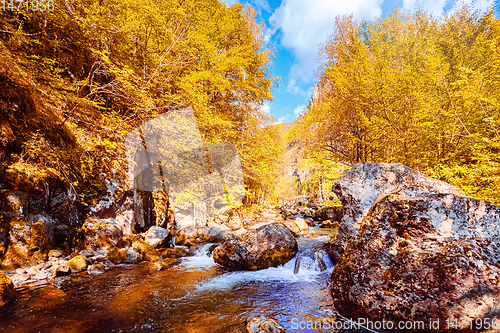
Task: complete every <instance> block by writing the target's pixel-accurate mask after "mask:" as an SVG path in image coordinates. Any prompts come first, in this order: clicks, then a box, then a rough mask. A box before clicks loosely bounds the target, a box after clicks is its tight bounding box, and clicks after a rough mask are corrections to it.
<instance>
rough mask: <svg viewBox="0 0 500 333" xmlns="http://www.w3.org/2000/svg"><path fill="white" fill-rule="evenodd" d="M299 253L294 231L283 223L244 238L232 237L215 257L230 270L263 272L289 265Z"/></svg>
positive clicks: (265, 226)
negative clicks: (266, 269) (261, 270)
mask: <svg viewBox="0 0 500 333" xmlns="http://www.w3.org/2000/svg"><path fill="white" fill-rule="evenodd" d="M297 250H298V244H297V240H296V239H295V237H294V236H293V233H292V232H291V231H290V229H288V228H287V227H286V226H285V225H283V224H281V223H271V224H266V225H263V226H261V227H259V228H257V229H255V230H251V231H249V232H247V233H246V234H244V235H242V236H240V237H238V236H235V235H233V234H229V235H228V236H227V237H226V240H225V241H224V243H222V244H221V245H219V246H218V247H217V248H215V249H214V251H213V258H214V261H215V262H216V263H218V264H221V265H223V266H226V267H230V268H234V269H242V270H259V269H265V268H269V267H276V266H278V265H283V264H285V263H286V262H288V261H289V260H290V259H292V258H293V257H294V256H295V255H296V254H297Z"/></svg>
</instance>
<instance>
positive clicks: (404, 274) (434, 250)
mask: <svg viewBox="0 0 500 333" xmlns="http://www.w3.org/2000/svg"><path fill="white" fill-rule="evenodd" d="M499 251H500V207H497V206H495V205H494V204H492V203H490V202H486V201H483V200H476V199H470V198H464V197H460V196H456V195H453V194H422V195H421V196H420V197H416V198H407V197H406V196H405V195H404V193H395V194H389V195H386V196H384V197H383V198H381V199H380V200H379V201H377V202H376V203H375V205H374V206H373V207H372V208H371V209H370V211H369V212H368V214H367V215H366V216H365V218H364V219H363V221H362V224H361V229H360V231H359V233H358V234H357V235H356V236H355V237H352V238H351V239H350V240H349V242H348V243H347V247H346V249H345V253H344V255H343V256H342V257H341V258H340V261H339V262H338V263H337V265H336V267H335V269H334V271H333V273H332V286H331V292H332V298H333V302H334V305H335V307H336V308H337V309H338V310H339V312H340V313H342V314H343V315H345V316H347V317H349V318H370V319H371V320H374V321H375V320H381V318H384V319H385V320H386V321H388V320H391V321H393V322H394V323H397V322H403V321H408V322H416V321H421V322H424V323H425V325H426V326H425V327H424V328H423V329H421V330H413V331H412V330H407V332H414V331H434V332H437V331H440V332H447V331H450V332H451V331H456V330H454V329H453V327H451V326H450V329H449V330H447V329H446V328H447V325H446V323H447V321H448V322H453V321H455V320H457V322H458V323H459V325H460V323H463V322H467V323H469V324H470V322H473V323H474V324H473V326H474V327H473V328H479V326H475V325H476V324H475V323H479V321H481V323H485V322H486V321H490V322H493V321H494V319H495V320H496V321H497V323H498V324H499V325H500V318H498V317H499V313H500V256H499ZM430 320H433V321H436V320H439V321H440V323H441V326H440V330H433V329H430V328H429V326H428V323H429V322H430ZM478 325H479V324H478ZM485 327H486V325H485ZM491 332H495V330H493V331H491ZM496 332H498V331H496Z"/></svg>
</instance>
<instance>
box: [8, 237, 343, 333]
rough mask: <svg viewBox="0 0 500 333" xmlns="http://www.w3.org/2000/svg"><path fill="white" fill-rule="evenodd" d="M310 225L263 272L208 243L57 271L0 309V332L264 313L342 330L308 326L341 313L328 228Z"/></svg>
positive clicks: (186, 325)
mask: <svg viewBox="0 0 500 333" xmlns="http://www.w3.org/2000/svg"><path fill="white" fill-rule="evenodd" d="M311 229H315V230H314V232H315V233H316V234H315V236H316V237H314V238H305V237H311V236H307V235H306V236H305V237H300V238H298V239H297V240H298V242H299V253H298V254H297V256H296V257H295V258H294V259H292V260H290V261H289V262H288V263H286V264H285V265H283V266H280V267H272V268H268V269H265V270H260V271H253V272H247V271H229V270H227V269H225V268H223V267H221V266H219V265H217V264H215V263H214V261H213V259H212V257H211V255H210V254H209V252H208V248H209V246H210V244H206V245H202V246H201V247H200V248H199V250H198V251H197V253H196V254H195V256H192V257H186V258H183V259H182V262H181V264H179V265H177V266H174V267H172V268H170V269H168V270H164V271H157V270H155V269H153V268H151V267H150V266H148V265H147V264H139V265H119V266H118V267H116V268H114V269H111V270H109V271H107V272H105V273H102V274H99V275H88V274H87V273H79V274H75V275H70V276H67V277H62V278H57V279H56V280H55V281H54V282H53V284H49V285H47V286H44V287H41V288H38V289H36V290H32V291H29V292H24V293H19V292H18V293H17V301H16V302H15V303H14V304H13V305H12V306H9V307H7V308H6V309H4V311H3V313H1V314H0V331H5V332H19V333H21V332H23V333H24V332H65V333H69V332H189V333H196V332H204V333H205V332H207V333H209V332H221V333H222V332H244V328H245V320H246V319H247V318H248V317H251V316H260V315H265V316H269V317H273V318H274V319H275V320H276V321H278V322H279V323H280V324H281V325H282V326H283V327H284V328H286V329H287V332H344V330H336V329H335V330H332V329H328V328H325V327H324V326H326V325H321V328H319V327H318V326H317V325H316V328H312V327H309V328H308V326H307V325H308V323H309V322H310V325H312V322H313V321H321V322H323V323H324V322H325V318H327V319H326V322H330V323H331V322H332V321H338V320H340V319H339V318H338V317H336V313H335V310H334V309H333V308H332V306H331V303H332V301H331V296H330V293H329V283H330V282H329V278H330V275H331V272H332V270H333V265H332V263H331V261H330V260H329V258H328V256H327V255H326V253H325V252H324V251H322V250H319V251H316V250H315V249H318V248H319V247H320V246H321V244H322V243H323V242H325V241H327V240H328V235H326V234H325V232H323V233H321V232H322V230H318V229H317V228H311ZM297 258H300V262H299V263H297V265H296V261H297V260H298V259H297ZM318 258H320V259H322V260H319V259H318ZM320 261H322V263H323V264H322V263H321V262H320ZM295 273H296V274H295ZM301 322H302V326H299V325H300V323H301ZM316 324H317V323H316ZM349 332H353V331H352V330H351V331H349Z"/></svg>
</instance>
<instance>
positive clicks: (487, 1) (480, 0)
mask: <svg viewBox="0 0 500 333" xmlns="http://www.w3.org/2000/svg"><path fill="white" fill-rule="evenodd" d="M461 3H464V4H467V5H470V6H473V7H474V9H477V10H479V11H480V12H481V13H484V12H486V10H488V9H490V8H491V7H492V6H494V5H495V1H494V0H462V1H461V2H459V1H457V2H456V3H455V5H454V6H453V8H452V10H451V11H454V10H456V9H457V8H458V7H459V6H460V4H461ZM497 14H498V13H497Z"/></svg>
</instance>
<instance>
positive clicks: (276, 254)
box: [249, 247, 297, 271]
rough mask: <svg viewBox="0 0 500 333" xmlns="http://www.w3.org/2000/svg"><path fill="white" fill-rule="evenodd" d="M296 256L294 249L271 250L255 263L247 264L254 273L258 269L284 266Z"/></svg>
mask: <svg viewBox="0 0 500 333" xmlns="http://www.w3.org/2000/svg"><path fill="white" fill-rule="evenodd" d="M296 254H297V250H295V249H286V248H283V247H281V248H280V249H272V250H270V251H267V252H266V253H264V255H263V256H262V257H261V258H259V259H258V260H257V261H254V262H249V266H250V270H252V271H256V270H259V269H266V268H269V267H276V266H279V265H283V264H286V263H287V262H288V261H290V260H291V259H292V258H293V257H295V255H296Z"/></svg>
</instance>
